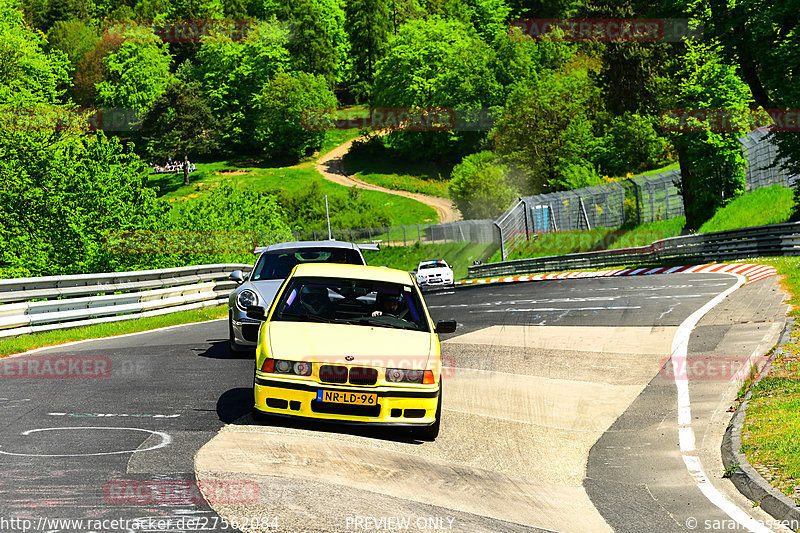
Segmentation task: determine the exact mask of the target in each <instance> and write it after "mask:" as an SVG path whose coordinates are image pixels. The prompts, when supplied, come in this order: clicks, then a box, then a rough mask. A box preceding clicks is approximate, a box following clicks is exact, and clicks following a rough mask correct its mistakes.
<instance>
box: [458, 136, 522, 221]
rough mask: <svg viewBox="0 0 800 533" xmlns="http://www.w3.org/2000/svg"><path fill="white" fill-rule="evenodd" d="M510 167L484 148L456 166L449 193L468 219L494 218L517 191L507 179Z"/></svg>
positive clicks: (506, 205)
mask: <svg viewBox="0 0 800 533" xmlns="http://www.w3.org/2000/svg"><path fill="white" fill-rule="evenodd" d="M507 174H508V167H507V166H505V165H503V164H502V163H501V162H500V160H499V159H498V157H497V156H496V155H494V154H493V153H492V152H490V151H488V150H485V151H483V152H478V153H475V154H472V155H468V156H467V157H465V158H464V159H463V160H462V161H461V163H459V164H458V165H456V166H455V167H453V172H452V174H451V176H452V177H451V180H450V196H451V197H452V198H453V201H454V202H455V204H456V206H458V209H459V211H461V214H462V215H464V218H467V219H482V218H494V217H496V216H497V215H499V214H500V213H502V212H503V211H504V210H505V209H506V208H507V207H508V205H509V204H510V203H511V201H512V200H513V199H514V197H515V196H516V195H517V191H515V190H514V189H513V188H512V187H511V186H510V185H509V183H508V182H507V179H506V175H507Z"/></svg>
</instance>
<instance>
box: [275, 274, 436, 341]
mask: <svg viewBox="0 0 800 533" xmlns="http://www.w3.org/2000/svg"><path fill="white" fill-rule="evenodd" d="M272 320H278V321H284V320H285V321H293V322H329V323H343V324H355V325H361V326H377V327H384V328H399V329H409V330H414V331H430V328H429V326H428V321H427V318H426V317H425V312H424V311H423V308H422V303H421V301H420V299H419V298H418V296H417V294H416V293H415V291H414V289H413V288H412V287H411V286H410V285H401V284H398V283H385V282H381V281H372V280H353V279H338V278H305V277H297V278H294V279H292V280H291V281H290V282H289V285H288V286H287V287H286V289H285V290H284V291H283V293H282V294H281V299H280V301H279V302H278V305H277V306H276V308H275V313H274V314H273V315H272Z"/></svg>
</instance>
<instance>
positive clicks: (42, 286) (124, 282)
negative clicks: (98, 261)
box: [0, 264, 251, 338]
mask: <svg viewBox="0 0 800 533" xmlns="http://www.w3.org/2000/svg"><path fill="white" fill-rule="evenodd" d="M250 267H251V265H239V264H220V265H199V266H189V267H181V268H169V269H162V270H144V271H139V272H111V273H103V274H78V275H70V276H49V277H39V278H17V279H4V280H0V304H1V305H0V338H3V337H13V336H17V335H24V334H26V333H35V332H41V331H50V330H55V329H67V328H73V327H79V326H87V325H91V324H100V323H104V322H115V321H121V320H131V319H135V318H143V317H148V316H156V315H162V314H168V313H175V312H178V311H186V310H189V309H197V308H200V307H209V306H214V305H221V304H225V303H227V301H228V295H229V294H230V292H231V290H233V289H234V288H235V287H236V283H235V282H233V281H228V276H229V275H230V273H231V272H232V271H234V270H247V269H249V268H250Z"/></svg>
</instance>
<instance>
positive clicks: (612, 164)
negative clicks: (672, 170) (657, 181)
mask: <svg viewBox="0 0 800 533" xmlns="http://www.w3.org/2000/svg"><path fill="white" fill-rule="evenodd" d="M670 147H671V145H670V143H669V141H668V140H667V139H666V138H664V137H662V136H660V135H659V134H658V132H657V131H656V119H655V118H654V117H650V116H644V115H637V114H635V113H625V114H624V115H622V116H618V117H614V118H613V119H612V120H611V123H610V124H609V126H608V129H607V130H606V132H605V135H604V137H603V140H602V142H601V143H598V145H597V148H596V150H595V154H594V157H593V158H592V159H593V161H594V162H595V164H597V165H598V167H599V168H600V172H602V173H603V174H607V175H609V176H624V175H625V174H627V173H628V172H633V173H639V172H643V171H645V170H650V169H652V168H658V167H660V166H663V165H664V164H665V163H667V162H668V160H669V157H668V155H669V150H670Z"/></svg>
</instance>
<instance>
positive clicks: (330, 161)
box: [317, 140, 463, 222]
mask: <svg viewBox="0 0 800 533" xmlns="http://www.w3.org/2000/svg"><path fill="white" fill-rule="evenodd" d="M352 144H353V140H350V141H347V142H346V143H344V144H342V145H339V146H337V147H336V148H334V149H333V150H331V151H330V152H328V153H327V154H325V155H323V156H322V157H320V158H319V160H318V161H317V170H318V171H319V173H320V174H322V176H323V177H324V178H325V179H326V180H330V181H332V182H334V183H338V184H340V185H346V186H347V187H352V186H353V185H355V186H356V187H359V188H361V189H367V190H370V191H380V192H385V193H388V194H395V195H397V196H404V197H406V198H411V199H412V200H416V201H418V202H422V203H423V204H425V205H429V206H431V207H432V208H434V209H435V210H436V212H437V213H438V215H439V221H440V222H455V221H456V220H461V219H462V218H463V217H462V216H461V212H459V210H458V209H456V207H455V206H454V205H453V202H452V201H451V200H450V199H448V198H439V197H437V196H428V195H425V194H419V193H414V192H408V191H397V190H394V189H386V188H384V187H380V186H378V185H373V184H372V183H367V182H366V181H363V180H360V179H358V178H355V177H352V176H348V175H347V173H346V172H345V170H344V164H343V163H342V158H343V157H344V155H345V154H346V153H347V152H349V151H350V146H352Z"/></svg>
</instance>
